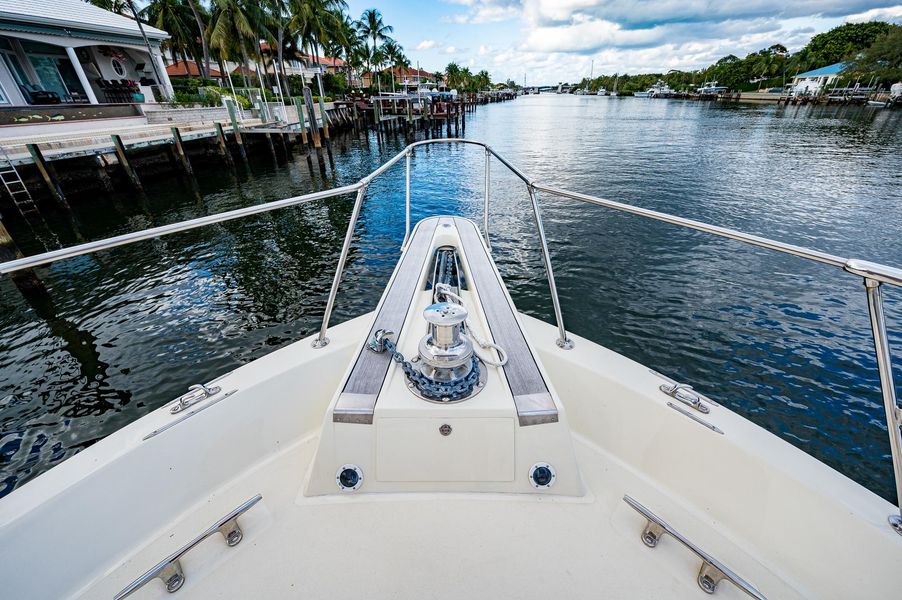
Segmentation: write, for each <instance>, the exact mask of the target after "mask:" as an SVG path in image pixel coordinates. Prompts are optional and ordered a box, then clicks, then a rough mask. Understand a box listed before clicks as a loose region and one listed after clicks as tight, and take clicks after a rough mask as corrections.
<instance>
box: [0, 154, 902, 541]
mask: <svg viewBox="0 0 902 600" xmlns="http://www.w3.org/2000/svg"><path fill="white" fill-rule="evenodd" d="M429 144H469V145H474V146H479V147H481V148H483V150H484V152H485V156H486V162H485V196H484V199H483V227H484V235H485V243H486V246H487V247H489V248H490V246H489V236H488V217H489V191H490V190H489V187H490V171H489V168H490V167H489V164H490V161H491V158H492V157H494V158H495V159H497V160H498V162H500V163H501V164H502V165H504V167H505V168H507V169H508V170H509V171H510V172H511V173H512V174H513V175H515V176H516V177H518V178H519V179H520V180H521V181H522V182H523V183H524V184H526V188H527V191H528V193H529V201H530V205H531V209H532V215H533V220H534V222H535V226H536V234H537V236H538V238H539V243H540V245H541V251H542V261H543V263H544V267H545V273H546V276H547V277H548V287H549V291H550V293H551V299H552V303H553V305H554V316H555V320H556V324H557V328H558V334H559V337H558V340H557V344H558V346H560V347H561V348H564V349H567V348H570V347H572V342H571V341H570V340H569V338H568V336H567V331H566V329H565V328H564V320H563V315H562V313H561V306H560V299H559V298H558V293H557V286H556V284H555V280H554V272H553V270H552V266H551V255H550V253H549V250H548V240H547V239H546V236H545V228H544V225H543V222H542V216H541V211H540V208H539V197H538V192H544V193H546V194H550V195H553V196H558V197H561V198H569V199H571V200H578V201H580V202H585V203H587V204H594V205H596V206H602V207H605V208H609V209H612V210H617V211H620V212H625V213H629V214H633V215H637V216H640V217H643V218H647V219H653V220H656V221H662V222H665V223H670V224H671V225H676V226H678V227H683V228H687V229H694V230H696V231H702V232H705V233H708V234H711V235H716V236H718V237H722V238H727V239H731V240H736V241H739V242H743V243H746V244H750V245H752V246H757V247H759V248H765V249H767V250H772V251H775V252H780V253H783V254H788V255H791V256H797V257H799V258H803V259H806V260H810V261H814V262H818V263H821V264H826V265H830V266H832V267H838V268H840V269H843V270H844V271H846V272H849V273H852V274H854V275H857V276H859V277H861V278H862V280H863V281H864V284H865V289H866V292H867V299H868V309H869V314H870V320H871V331H872V333H873V336H874V349H875V353H876V358H877V367H878V370H879V375H880V388H881V392H882V395H883V405H884V409H885V412H886V425H887V429H888V430H889V435H890V448H891V450H892V462H893V474H894V477H895V482H896V495H897V501H898V504H899V505H900V507H902V409H900V408H899V405H898V401H897V399H896V390H895V386H894V382H893V375H892V356H891V354H890V347H889V341H888V336H887V331H886V319H885V316H884V313H883V300H882V296H881V288H880V286H881V284H884V283H885V284H888V285H893V286H900V287H902V270H900V269H897V268H894V267H889V266H886V265H882V264H878V263H872V262H866V261H862V260H852V259H847V258H842V257H840V256H836V255H833V254H828V253H826V252H821V251H818V250H812V249H810V248H804V247H802V246H795V245H793V244H786V243H784V242H779V241H776V240H772V239H768V238H765V237H761V236H757V235H752V234H748V233H743V232H741V231H737V230H735V229H728V228H726V227H719V226H717V225H711V224H708V223H703V222H701V221H695V220H692V219H684V218H682V217H678V216H675V215H670V214H667V213H662V212H658V211H654V210H649V209H646V208H641V207H638V206H633V205H630V204H624V203H622V202H615V201H613V200H607V199H604V198H599V197H597V196H591V195H589V194H582V193H579V192H571V191H568V190H564V189H561V188H556V187H552V186H548V185H544V184H541V183H537V182H534V181H532V180H531V179H530V178H528V177H527V176H526V175H525V174H524V173H523V172H522V171H520V170H519V169H518V168H516V167H515V166H513V165H512V164H511V163H510V162H508V161H507V159H505V158H504V157H503V156H501V155H500V154H498V153H497V152H495V150H493V149H492V148H491V147H489V146H488V145H487V144H484V143H483V142H478V141H475V140H466V139H461V138H447V139H436V140H422V141H419V142H415V143H413V144H410V145H409V146H407V147H406V148H404V149H403V150H402V151H401V152H399V153H398V154H396V155H395V156H394V157H392V158H391V159H390V160H389V161H388V162H386V163H384V164H383V165H382V166H380V167H379V168H378V169H376V170H375V171H373V172H372V173H370V174H369V175H367V176H366V177H364V178H363V179H361V180H360V181H358V182H357V183H355V184H352V185H347V186H343V187H339V188H335V189H331V190H324V191H321V192H314V193H312V194H306V195H303V196H296V197H293V198H286V199H285V200H278V201H276V202H269V203H266V204H260V205H256V206H249V207H246V208H239V209H236V210H232V211H228V212H224V213H219V214H216V215H207V216H204V217H199V218H197V219H191V220H188V221H182V222H179V223H172V224H169V225H162V226H160V227H154V228H152V229H145V230H143V231H136V232H132V233H126V234H123V235H120V236H116V237H112V238H108V239H105V240H98V241H95V242H88V243H85V244H80V245H78V246H72V247H70V248H63V249H60V250H53V251H51V252H45V253H43V254H38V255H35V256H29V257H26V258H20V259H17V260H12V261H9V262H5V263H2V264H0V273H13V272H16V271H21V270H23V269H30V268H33V267H38V266H41V265H47V264H50V263H53V262H56V261H58V260H64V259H67V258H72V257H75V256H81V255H84V254H90V253H92V252H97V251H99V250H106V249H109V248H115V247H117V246H124V245H126V244H133V243H135V242H140V241H143V240H149V239H152V238H157V237H161V236H164V235H170V234H173V233H178V232H181V231H189V230H191V229H196V228H198V227H204V226H206V225H211V224H214V223H222V222H224V221H230V220H232V219H239V218H241V217H245V216H249V215H255V214H260V213H264V212H268V211H272V210H278V209H281V208H287V207H290V206H298V205H302V204H306V203H308V202H313V201H316V200H323V199H326V198H333V197H335V196H342V195H348V194H351V193H356V198H355V201H354V209H353V211H352V214H351V220H350V223H349V224H348V229H347V231H346V232H345V237H344V242H343V244H342V248H341V253H340V256H339V261H338V265H337V267H336V269H335V275H334V277H333V279H332V287H331V288H330V290H329V298H328V301H327V303H326V310H325V314H324V315H323V321H322V325H321V327H320V330H319V333H318V334H317V337H316V339H315V340H314V341H313V346H314V347H316V348H322V347H324V346H326V345H327V344H328V337H327V334H328V328H329V320H330V318H331V316H332V310H333V308H334V306H335V298H336V295H337V294H338V287H339V285H340V283H341V276H342V272H343V270H344V265H345V262H346V261H347V258H348V252H349V249H350V245H351V242H352V241H353V237H354V229H355V227H356V224H357V219H358V217H359V215H360V209H361V206H362V204H363V200H364V196H365V195H366V190H367V188H368V187H369V185H370V183H372V181H373V180H374V179H376V178H377V177H379V176H380V175H382V174H383V173H385V172H386V171H387V170H388V169H390V168H391V167H392V166H394V165H395V164H396V163H398V162H399V161H400V160H401V159H402V158H405V159H406V163H407V177H406V190H405V229H404V240H405V242H406V241H407V240H408V239H409V238H410V228H411V225H410V180H411V170H410V164H411V158H412V154H413V151H414V150H415V149H416V148H417V147H419V146H425V145H429ZM900 511H902V508H900ZM889 523H890V525H891V526H892V527H893V529H894V530H895V531H896V532H898V533H899V534H900V535H902V512H897V513H895V514H892V515H890V516H889Z"/></svg>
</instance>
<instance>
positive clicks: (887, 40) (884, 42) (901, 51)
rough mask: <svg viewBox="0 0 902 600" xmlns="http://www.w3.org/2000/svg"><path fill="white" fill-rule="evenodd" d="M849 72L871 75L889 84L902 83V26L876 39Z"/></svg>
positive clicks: (895, 26) (894, 27)
mask: <svg viewBox="0 0 902 600" xmlns="http://www.w3.org/2000/svg"><path fill="white" fill-rule="evenodd" d="M849 70H850V71H852V72H854V73H856V74H858V75H865V74H871V75H873V76H875V77H878V78H879V79H880V80H881V81H883V82H887V83H893V82H896V81H902V26H900V25H893V26H892V27H891V28H890V29H889V31H887V32H886V33H885V34H883V35H881V36H880V37H878V38H877V39H875V40H874V43H873V44H871V46H870V47H868V48H867V49H866V50H864V52H862V53H861V54H859V55H858V56H857V57H856V58H855V59H854V60H853V61H852V63H851V65H849Z"/></svg>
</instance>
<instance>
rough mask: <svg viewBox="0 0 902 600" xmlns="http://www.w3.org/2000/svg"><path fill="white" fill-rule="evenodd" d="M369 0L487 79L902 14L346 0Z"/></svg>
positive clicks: (413, 48) (624, 2) (892, 10)
mask: <svg viewBox="0 0 902 600" xmlns="http://www.w3.org/2000/svg"><path fill="white" fill-rule="evenodd" d="M348 6H349V9H350V13H351V15H352V16H353V17H355V18H357V17H358V16H359V15H360V13H361V12H363V10H364V9H366V8H370V7H373V6H375V7H377V8H379V10H381V11H382V14H383V18H384V20H385V22H386V23H387V24H389V25H392V26H394V28H395V32H394V37H395V39H397V40H398V41H399V42H400V43H401V45H402V46H404V50H405V52H406V53H407V55H408V56H409V57H410V58H411V60H412V61H413V63H414V65H415V64H416V62H417V61H419V63H420V65H421V66H422V67H423V68H424V69H427V70H429V69H441V68H444V67H445V66H446V65H447V64H448V63H449V62H451V61H452V60H453V61H456V62H458V63H459V64H461V65H466V66H469V67H470V68H471V69H473V70H474V71H475V70H480V69H487V70H488V71H489V73H490V74H491V75H492V79H493V80H494V81H503V80H505V79H508V78H510V79H514V80H516V81H517V82H518V83H521V84H522V83H523V79H524V76H525V77H526V81H527V83H528V84H536V83H541V84H552V83H553V84H556V83H557V82H559V81H578V80H579V79H581V78H582V77H586V76H588V75H589V71H590V69H591V68H592V64H593V61H594V72H595V74H596V75H598V74H601V73H614V72H620V73H624V72H628V73H637V72H665V71H668V70H670V69H689V68H698V67H703V66H706V65H708V64H710V63H712V62H714V61H715V60H717V59H718V58H720V57H722V56H725V55H727V54H736V55H737V56H745V55H746V54H747V53H749V52H752V51H755V50H759V49H761V48H766V47H767V46H770V45H771V44H775V43H782V44H784V45H785V46H787V47H788V48H789V49H790V50H797V49H799V48H801V47H802V46H804V45H805V44H806V43H807V42H808V40H809V39H811V37H812V36H813V35H815V34H817V33H820V32H823V31H826V30H828V29H830V28H832V27H835V26H836V25H840V24H842V23H844V22H849V21H869V20H873V19H882V20H887V21H894V22H899V23H902V3H900V0H889V1H882V0H632V1H629V0H378V1H373V2H368V1H363V2H360V1H357V0H348Z"/></svg>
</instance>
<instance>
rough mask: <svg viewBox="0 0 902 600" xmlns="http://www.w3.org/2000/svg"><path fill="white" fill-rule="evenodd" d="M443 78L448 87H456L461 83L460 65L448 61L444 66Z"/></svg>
mask: <svg viewBox="0 0 902 600" xmlns="http://www.w3.org/2000/svg"><path fill="white" fill-rule="evenodd" d="M445 79H446V80H447V83H448V87H449V88H450V89H455V88H457V87H458V86H459V85H460V84H461V83H462V79H461V69H460V65H458V64H457V63H456V62H452V63H448V66H447V67H445Z"/></svg>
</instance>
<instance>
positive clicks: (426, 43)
mask: <svg viewBox="0 0 902 600" xmlns="http://www.w3.org/2000/svg"><path fill="white" fill-rule="evenodd" d="M430 48H435V40H423V41H422V42H420V43H419V44H417V45H416V46H415V47H414V50H429V49H430Z"/></svg>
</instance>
